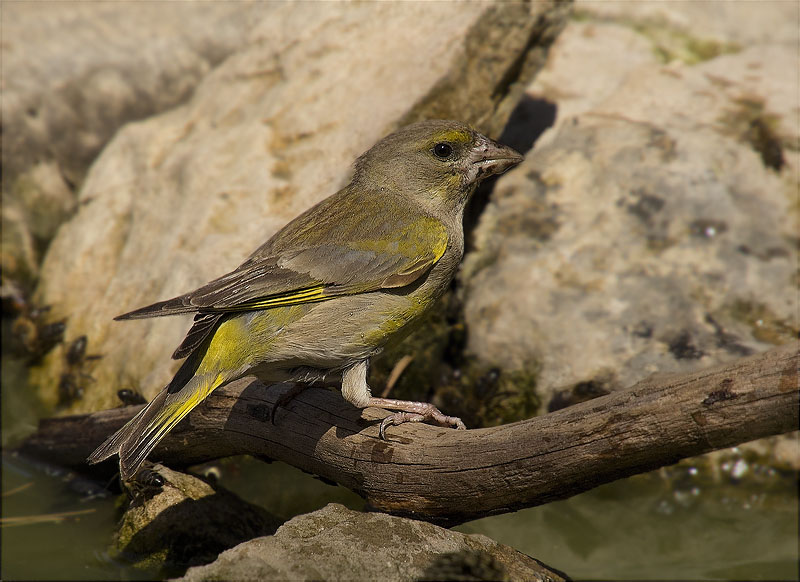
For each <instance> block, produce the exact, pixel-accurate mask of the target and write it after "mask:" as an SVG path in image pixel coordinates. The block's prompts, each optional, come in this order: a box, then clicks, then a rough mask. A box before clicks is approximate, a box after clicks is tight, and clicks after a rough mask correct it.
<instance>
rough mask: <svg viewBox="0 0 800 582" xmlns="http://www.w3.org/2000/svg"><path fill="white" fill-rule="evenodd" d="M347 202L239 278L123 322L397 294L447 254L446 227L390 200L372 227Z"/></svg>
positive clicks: (279, 238) (285, 233)
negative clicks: (381, 292) (390, 291)
mask: <svg viewBox="0 0 800 582" xmlns="http://www.w3.org/2000/svg"><path fill="white" fill-rule="evenodd" d="M347 194H348V192H344V194H343V193H342V192H340V193H339V194H337V195H334V196H332V197H331V198H329V199H327V200H325V201H323V203H321V204H320V205H318V206H316V207H314V208H312V209H311V210H310V211H307V212H306V213H305V214H303V215H301V216H300V217H298V218H297V219H295V220H294V221H292V222H291V223H289V224H288V225H287V226H286V227H284V229H282V230H281V231H280V232H279V233H278V234H276V235H275V236H274V237H273V238H272V239H271V240H270V241H268V242H267V243H266V244H265V245H263V246H262V247H261V248H260V249H258V251H256V253H254V254H253V255H252V256H251V257H250V258H249V259H248V260H247V261H245V262H244V263H243V264H242V265H241V266H240V267H239V268H237V269H236V270H234V271H232V272H230V273H228V274H226V275H223V276H222V277H220V278H218V279H215V280H214V281H211V282H210V283H208V284H206V285H204V286H203V287H200V288H199V289H197V290H195V291H193V292H192V293H187V294H185V295H181V296H179V297H175V298H174V299H170V300H167V301H161V302H158V303H154V304H153V305H149V306H147V307H143V308H141V309H137V310H135V311H132V312H130V313H126V314H124V315H121V316H119V317H117V319H132V318H142V317H158V316H162V315H173V314H178V313H190V312H200V313H208V314H220V313H227V312H236V311H249V310H254V309H270V308H273V307H282V306H288V305H297V304H301V303H314V302H319V301H325V300H328V299H331V298H333V297H338V296H341V295H349V294H354V293H366V292H370V291H376V290H380V289H394V288H399V287H404V286H406V285H409V284H411V283H413V282H414V281H416V280H417V279H418V278H419V277H421V276H422V275H424V274H425V273H426V272H427V271H428V270H429V269H430V268H431V267H432V266H433V265H434V264H435V263H436V262H437V261H438V260H439V259H440V258H441V257H442V255H443V254H444V252H445V250H446V248H447V243H448V237H447V230H446V228H445V226H444V224H442V222H441V221H439V220H438V219H436V218H433V217H431V216H428V215H424V214H421V213H417V214H416V215H415V216H412V217H408V215H409V214H410V213H408V212H403V209H402V208H401V207H400V203H399V202H398V201H395V202H391V198H390V199H387V200H384V201H383V203H382V204H380V205H379V206H380V207H379V208H377V209H376V210H375V212H374V213H373V214H372V215H371V216H370V220H368V221H365V220H364V219H363V216H362V215H360V214H358V215H355V216H354V215H353V214H352V212H351V213H349V214H348V213H346V212H344V210H343V209H346V208H353V207H354V206H352V204H350V205H347V204H339V205H336V204H334V202H335V201H336V199H337V197H339V198H341V197H342V196H344V195H347ZM350 194H351V196H352V195H354V194H352V193H350ZM362 197H363V196H362ZM356 207H358V206H356ZM323 213H324V216H323V215H322V214H323ZM318 215H320V216H318ZM404 217H405V218H404ZM201 323H206V322H201ZM202 327H205V326H204V325H203V326H201V328H202ZM198 331H204V330H198ZM198 335H199V334H198ZM190 343H193V342H190ZM179 350H180V348H179ZM180 351H181V352H183V351H184V350H180Z"/></svg>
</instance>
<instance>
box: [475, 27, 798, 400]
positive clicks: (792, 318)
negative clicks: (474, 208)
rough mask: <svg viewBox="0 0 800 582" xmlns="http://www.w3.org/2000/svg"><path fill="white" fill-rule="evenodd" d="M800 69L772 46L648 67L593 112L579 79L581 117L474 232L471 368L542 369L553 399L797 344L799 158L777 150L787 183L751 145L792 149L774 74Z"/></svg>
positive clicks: (790, 82)
mask: <svg viewBox="0 0 800 582" xmlns="http://www.w3.org/2000/svg"><path fill="white" fill-rule="evenodd" d="M596 30H598V31H600V30H602V29H601V28H597V29H596ZM613 32H614V36H613V39H614V40H613V42H612V43H611V45H612V48H613V50H617V48H616V47H617V46H618V44H619V43H618V42H617V40H616V39H617V38H618V37H619V31H613ZM565 38H566V39H567V40H569V39H570V38H574V37H570V35H569V34H567V36H566V37H565ZM567 40H565V44H564V45H561V46H569V45H568V44H567ZM586 42H590V43H592V44H593V46H597V47H603V46H604V43H603V39H602V38H599V37H593V38H591V39H587V40H586ZM598 50H599V49H598ZM574 54H575V55H580V54H582V51H579V50H576V51H574ZM559 58H561V59H563V60H564V61H565V62H567V64H568V66H571V67H573V70H574V67H577V66H578V64H577V63H576V62H574V61H570V59H569V58H567V56H565V55H563V54H562V55H559V54H557V53H556V54H554V60H555V61H556V62H558V60H559ZM604 58H605V57H602V56H601V57H598V60H599V61H600V62H602V61H603V59H604ZM796 58H797V56H796V53H792V52H791V51H789V50H788V49H786V48H781V47H778V46H777V45H765V46H761V47H753V48H752V49H748V50H746V51H742V52H740V53H738V54H730V55H724V56H720V57H718V58H716V59H712V60H710V61H707V62H705V63H703V64H701V65H697V66H694V67H689V66H686V65H682V64H680V63H673V64H671V65H669V66H662V65H649V66H647V65H644V66H641V67H637V68H635V69H632V70H631V71H622V74H621V75H619V76H618V80H617V82H618V83H619V87H618V89H617V90H616V91H614V92H611V93H610V94H608V95H607V96H606V97H605V98H603V99H597V100H596V99H594V97H593V95H592V91H593V90H594V89H595V88H596V87H598V86H604V87H608V86H609V85H605V84H604V83H608V80H606V81H604V82H603V83H595V82H593V81H592V80H590V79H587V80H585V81H583V82H581V81H579V80H576V81H574V82H573V84H572V85H571V92H570V93H569V94H567V95H566V96H564V99H565V101H567V102H568V103H569V106H570V107H572V111H573V113H574V114H575V115H576V116H575V117H571V118H563V119H562V118H559V122H558V124H557V125H556V127H554V128H553V129H551V130H549V131H548V132H547V133H546V134H545V135H544V136H543V137H542V139H541V141H540V142H539V143H538V144H537V146H536V149H535V150H534V151H533V152H532V153H530V154H529V155H528V159H527V160H526V161H525V162H524V163H523V164H522V165H521V166H519V167H518V168H516V169H514V170H513V171H512V172H510V173H509V174H508V175H506V176H504V177H502V178H501V179H500V180H499V181H498V184H497V187H496V190H495V192H494V194H493V200H492V202H491V203H490V205H489V207H488V208H487V210H486V212H485V213H484V214H483V216H482V218H481V223H480V225H479V227H478V230H477V232H476V246H477V249H476V252H475V253H473V254H472V255H470V256H468V257H467V259H466V261H465V265H464V269H463V274H462V275H463V276H462V279H463V280H464V282H465V285H466V293H465V295H466V305H465V317H466V322H467V327H468V333H469V343H468V349H469V351H470V353H472V354H474V355H475V357H477V358H479V359H480V360H481V361H483V362H485V363H486V364H487V365H499V366H500V367H502V368H504V369H511V370H513V369H520V368H525V367H527V368H529V369H530V367H532V366H535V365H536V364H540V365H541V366H542V369H541V375H540V377H539V386H538V389H539V390H540V391H541V392H542V393H543V394H544V395H548V394H552V392H553V391H554V390H556V389H558V388H560V387H563V386H570V385H573V384H575V383H578V382H582V381H589V380H592V379H595V378H602V379H603V382H604V384H608V378H609V377H611V378H612V380H613V381H612V382H610V384H611V385H612V386H616V387H622V386H627V385H630V384H632V383H634V382H636V381H637V380H639V379H641V378H643V377H645V376H647V375H648V374H650V373H652V372H656V371H681V370H690V369H696V368H700V367H704V366H708V365H711V364H713V363H716V362H720V361H724V360H729V359H735V358H737V357H740V356H742V355H744V354H747V353H751V352H754V351H761V350H765V349H768V348H769V347H770V346H771V345H774V344H777V343H783V342H786V341H791V340H792V339H793V338H794V337H795V336H796V334H797V328H798V322H797V320H796V314H797V279H796V273H795V266H796V261H797V242H796V241H797V238H796V237H797V232H798V212H797V207H796V206H795V205H794V202H793V201H794V200H796V193H797V188H798V183H797V176H796V174H795V172H794V171H793V168H794V167H796V165H795V164H796V163H795V162H793V161H792V160H793V156H795V152H791V151H787V150H786V149H784V150H783V152H782V153H783V155H784V156H785V161H786V162H787V164H786V165H785V166H783V167H782V169H781V170H780V171H778V170H776V169H775V168H773V167H768V165H765V160H764V157H763V153H762V152H761V151H757V149H758V144H757V143H754V142H753V141H752V140H751V139H750V138H749V137H748V135H747V133H748V127H749V126H750V125H751V124H752V123H753V121H754V120H755V119H759V120H762V121H763V120H765V119H766V124H767V125H770V124H771V123H773V121H774V126H775V128H776V130H775V131H776V133H775V135H774V136H773V140H774V141H775V142H782V143H783V144H784V145H789V144H791V143H792V140H794V139H796V134H795V133H793V132H792V127H794V128H795V131H796V127H797V124H796V115H797V113H796V109H794V108H793V107H791V106H790V105H789V104H790V103H792V102H794V103H797V102H800V100H799V99H798V95H797V85H796V83H795V82H794V79H793V77H791V76H787V75H785V74H782V73H781V71H783V72H784V73H785V70H786V68H788V67H790V66H792V65H793V60H796ZM748 70H749V71H751V75H749V76H748V75H745V76H742V73H743V72H744V71H748ZM794 70H796V67H795V68H794ZM548 74H550V75H555V72H553V71H548ZM597 74H598V75H602V74H603V71H602V70H598V71H597ZM563 76H564V75H563V73H562V77H563ZM537 82H538V81H537ZM743 96H747V100H745V101H744V102H743ZM751 101H752V102H755V103H760V104H761V105H758V106H756V107H755V108H754V107H752V106H751V105H749V104H748V103H749V102H751ZM773 145H774V144H773Z"/></svg>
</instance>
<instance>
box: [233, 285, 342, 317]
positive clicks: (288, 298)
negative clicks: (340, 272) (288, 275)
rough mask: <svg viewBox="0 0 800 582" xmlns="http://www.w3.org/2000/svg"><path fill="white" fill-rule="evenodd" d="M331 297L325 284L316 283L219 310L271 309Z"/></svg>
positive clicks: (314, 301)
mask: <svg viewBox="0 0 800 582" xmlns="http://www.w3.org/2000/svg"><path fill="white" fill-rule="evenodd" d="M326 299H330V297H329V296H327V295H325V286H324V285H316V286H314V287H308V288H306V289H298V290H297V291H290V292H289V293H282V294H280V295H271V296H269V297H262V298H260V299H254V300H252V301H247V302H245V303H240V304H239V305H232V306H231V307H226V308H224V309H220V310H219V311H252V310H254V309H270V308H272V307H283V306H286V305H297V304H299V303H316V302H318V301H325V300H326Z"/></svg>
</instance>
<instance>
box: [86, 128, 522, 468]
mask: <svg viewBox="0 0 800 582" xmlns="http://www.w3.org/2000/svg"><path fill="white" fill-rule="evenodd" d="M522 159H523V158H522V156H521V155H520V154H519V153H518V152H516V151H515V150H513V149H512V148H510V147H508V146H505V145H501V144H500V143H497V142H496V141H493V140H492V139H490V138H488V137H486V136H485V135H483V134H481V133H479V132H478V131H477V130H475V129H473V128H472V127H471V126H469V125H467V124H465V123H461V122H458V121H451V120H427V121H420V122H417V123H414V124H412V125H409V126H406V127H403V128H401V129H399V130H397V131H395V132H394V133H391V134H390V135H388V136H386V137H384V138H383V139H381V140H380V141H378V142H377V143H376V144H375V145H374V146H373V147H371V148H370V149H369V150H368V151H367V152H366V153H364V154H362V155H361V156H360V157H358V158H357V159H356V161H355V164H354V172H353V174H352V179H351V181H350V183H349V184H348V185H347V186H345V187H344V188H342V189H341V190H339V191H338V192H336V193H335V194H333V195H331V196H329V197H328V198H326V199H324V200H322V201H321V202H319V203H318V204H316V205H315V206H313V207H312V208H310V209H309V210H307V211H305V212H304V213H303V214H301V215H300V216H298V217H297V218H295V219H294V220H292V221H291V222H289V223H288V224H287V225H286V226H284V227H283V228H282V229H281V230H279V231H278V232H277V233H276V234H275V235H273V236H272V237H271V238H270V239H269V240H268V241H267V242H265V243H264V244H263V245H261V246H260V247H259V248H258V249H256V251H255V252H254V253H253V254H252V255H250V257H249V258H247V260H245V261H244V262H243V263H242V264H241V265H240V266H239V267H238V268H236V269H235V270H233V271H231V272H230V273H228V274H226V275H223V276H221V277H219V278H218V279H215V280H213V281H211V282H210V283H207V284H206V285H203V286H202V287H200V288H199V289H196V290H194V291H192V292H190V293H185V294H183V295H180V296H178V297H175V298H173V299H169V300H166V301H159V302H157V303H154V304H152V305H148V306H146V307H142V308H140V309H136V310H134V311H131V312H129V313H125V314H123V315H120V316H118V317H116V318H115V319H117V320H127V319H140V318H149V317H160V316H168V315H180V314H194V320H193V322H192V326H191V328H190V329H189V331H188V333H187V335H186V337H185V338H184V340H183V341H182V342H181V344H180V345H179V346H178V348H177V349H176V350H175V352H174V353H173V354H172V357H173V358H174V359H184V358H185V361H184V362H183V364H182V365H181V366H180V368H179V369H178V371H177V373H176V374H175V376H174V378H173V379H172V380H171V381H170V382H169V384H167V385H166V386H165V387H164V388H163V389H162V390H161V391H160V392H159V393H158V394H157V395H156V396H155V397H154V398H153V399H152V400H151V401H150V403H149V404H147V405H146V406H145V407H144V408H143V409H142V410H141V411H140V412H139V413H138V414H137V415H136V416H135V417H133V418H132V419H131V420H130V421H129V422H128V423H127V424H126V425H125V426H123V427H122V428H121V429H119V430H118V431H117V432H116V433H114V434H113V435H111V436H110V437H109V438H108V439H107V440H106V441H105V442H104V443H103V444H101V445H100V446H99V447H98V448H97V449H96V450H95V451H94V452H93V453H92V454H91V455H90V456H89V457H88V459H87V461H88V462H89V463H90V464H94V463H99V462H101V461H103V460H105V459H108V458H110V457H112V456H114V455H115V454H118V455H119V466H120V476H121V478H122V479H123V480H124V481H128V480H130V479H132V478H133V477H135V475H136V472H137V471H138V469H139V468H140V467H141V465H142V463H143V462H144V460H145V458H146V457H147V455H148V454H149V453H150V452H151V451H152V450H153V448H154V447H155V446H156V445H157V444H158V442H159V441H161V439H163V438H164V436H165V435H166V434H167V433H168V432H169V431H170V430H171V429H172V428H173V427H174V426H175V425H176V424H177V423H178V422H179V421H180V420H181V419H182V418H184V417H185V416H186V415H187V414H188V413H189V412H190V411H191V410H192V409H193V408H195V407H196V406H197V405H198V404H200V403H201V402H202V401H203V400H204V399H205V398H206V397H207V396H208V395H209V394H210V393H211V392H212V391H213V390H215V389H216V388H218V387H220V386H222V385H224V384H226V383H228V382H230V381H232V380H235V379H237V378H240V377H243V376H246V375H255V376H256V377H258V378H260V379H262V380H264V381H272V382H283V381H286V382H294V383H303V384H307V383H313V382H321V381H326V380H328V379H334V380H336V381H340V382H341V392H342V396H343V397H344V399H345V400H347V401H348V402H350V403H351V404H352V405H353V406H355V407H357V408H362V409H363V408H366V407H378V408H386V409H389V410H393V411H395V412H394V413H393V414H390V415H388V416H387V417H386V418H384V420H383V421H382V422H381V425H380V431H379V433H380V437H381V438H385V430H386V428H387V427H389V426H393V425H399V424H402V423H404V422H422V421H426V422H433V423H436V424H439V425H442V426H448V427H452V428H456V429H463V428H465V426H464V423H463V422H462V421H461V420H460V419H459V418H457V417H451V416H446V415H445V414H443V413H442V412H441V411H440V410H439V409H438V408H436V407H435V406H433V405H432V404H430V403H425V402H411V401H405V400H396V399H388V398H376V397H373V396H372V394H371V392H370V387H369V385H368V384H367V371H368V366H369V362H370V359H371V358H372V357H374V356H376V355H377V354H378V353H380V352H381V351H382V350H383V349H384V348H385V347H386V346H387V345H390V344H392V343H395V342H397V341H399V340H400V339H402V337H404V336H405V335H407V334H408V333H409V332H410V331H411V330H412V329H413V327H414V324H415V323H418V322H419V321H420V319H421V318H422V316H424V315H425V313H427V312H428V311H429V310H430V309H431V308H432V307H433V305H434V304H435V302H436V300H437V299H438V298H439V297H441V296H442V295H443V294H444V292H445V291H446V290H447V288H448V287H449V284H450V282H451V280H452V279H453V277H454V276H455V274H456V271H457V269H458V266H459V263H460V261H461V259H462V257H463V254H464V229H463V214H464V207H465V205H466V203H467V201H468V200H469V198H470V195H471V194H472V192H473V191H474V190H475V187H476V186H477V185H478V183H479V182H481V181H482V180H483V179H485V178H487V177H488V176H491V175H495V174H500V173H502V172H504V171H506V170H508V169H509V168H511V167H513V166H515V165H517V164H519V163H520V162H521V161H522ZM276 406H277V405H276Z"/></svg>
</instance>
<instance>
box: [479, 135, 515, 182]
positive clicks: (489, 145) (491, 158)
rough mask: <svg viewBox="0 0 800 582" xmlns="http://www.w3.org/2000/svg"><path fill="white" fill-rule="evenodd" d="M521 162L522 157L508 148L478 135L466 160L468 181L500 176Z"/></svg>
mask: <svg viewBox="0 0 800 582" xmlns="http://www.w3.org/2000/svg"><path fill="white" fill-rule="evenodd" d="M522 160H523V157H522V156H521V155H520V154H519V153H518V152H516V151H515V150H513V149H511V148H510V147H508V146H504V145H502V144H499V143H497V142H496V141H494V140H491V139H489V138H488V137H486V136H483V135H479V136H478V142H477V144H476V145H475V147H474V148H473V149H472V151H471V152H470V154H469V158H468V160H467V161H468V163H469V170H468V172H467V174H468V180H469V182H476V181H479V180H483V179H484V178H487V177H489V176H494V175H495V174H502V173H503V172H505V171H506V170H508V169H509V168H513V167H514V166H516V165H517V164H519V163H520V162H521V161H522Z"/></svg>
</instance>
